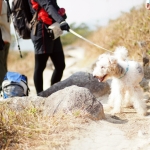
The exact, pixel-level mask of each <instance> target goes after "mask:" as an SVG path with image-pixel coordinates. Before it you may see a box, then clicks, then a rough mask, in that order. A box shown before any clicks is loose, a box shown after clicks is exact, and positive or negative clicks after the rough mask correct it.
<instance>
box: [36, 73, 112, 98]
mask: <svg viewBox="0 0 150 150" xmlns="http://www.w3.org/2000/svg"><path fill="white" fill-rule="evenodd" d="M72 85H76V86H79V87H85V88H87V89H89V90H90V92H91V93H92V94H93V95H94V96H95V97H96V98H97V97H100V96H103V95H105V94H107V93H109V92H110V87H109V84H108V83H107V82H104V83H103V82H98V80H97V79H95V78H94V77H93V75H92V74H90V73H87V72H76V73H74V74H73V75H71V76H70V77H69V78H67V79H66V80H64V81H61V82H58V83H56V84H54V85H52V86H51V87H50V88H48V89H47V90H45V91H42V92H40V93H39V94H38V96H41V97H48V96H50V95H51V94H52V93H54V92H57V91H59V90H61V89H64V88H66V87H69V86H72Z"/></svg>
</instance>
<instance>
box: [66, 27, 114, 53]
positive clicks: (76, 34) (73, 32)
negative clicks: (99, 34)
mask: <svg viewBox="0 0 150 150" xmlns="http://www.w3.org/2000/svg"><path fill="white" fill-rule="evenodd" d="M69 31H70V33H72V34H73V35H75V36H77V37H79V38H80V39H82V40H84V41H86V42H88V43H90V44H92V45H94V46H96V47H98V48H100V49H103V50H105V51H108V52H111V53H113V52H112V51H110V50H108V49H106V48H104V47H101V46H99V45H97V44H95V43H93V42H91V41H89V40H88V39H86V38H84V37H83V36H81V35H79V34H78V33H76V32H75V31H73V30H72V29H69Z"/></svg>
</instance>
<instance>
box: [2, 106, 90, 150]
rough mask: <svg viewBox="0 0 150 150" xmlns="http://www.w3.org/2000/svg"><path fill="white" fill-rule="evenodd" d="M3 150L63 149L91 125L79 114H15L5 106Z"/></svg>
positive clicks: (30, 112) (34, 110) (3, 112)
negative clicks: (86, 125)
mask: <svg viewBox="0 0 150 150" xmlns="http://www.w3.org/2000/svg"><path fill="white" fill-rule="evenodd" d="M0 107H1V109H0V149H1V150H6V149H7V150H16V149H17V150H23V149H25V150H49V149H51V150H53V149H57V150H59V149H63V147H65V146H67V145H68V143H69V141H70V140H72V139H74V137H75V136H76V135H78V134H79V132H80V130H81V129H82V127H83V126H85V124H88V123H89V120H88V119H85V117H84V115H82V114H81V113H80V112H79V111H75V112H73V114H70V115H69V114H67V115H66V114H64V113H59V114H57V115H55V116H53V117H43V116H42V114H40V112H39V111H38V110H36V109H35V108H30V109H27V110H24V111H22V112H19V113H17V112H15V111H13V110H11V109H10V108H9V107H7V105H6V104H1V106H0Z"/></svg>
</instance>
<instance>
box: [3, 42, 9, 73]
mask: <svg viewBox="0 0 150 150" xmlns="http://www.w3.org/2000/svg"><path fill="white" fill-rule="evenodd" d="M9 47H10V43H8V42H7V43H5V47H4V48H5V54H4V66H5V68H6V71H7V70H8V69H7V58H8V53H9Z"/></svg>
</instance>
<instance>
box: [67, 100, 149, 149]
mask: <svg viewBox="0 0 150 150" xmlns="http://www.w3.org/2000/svg"><path fill="white" fill-rule="evenodd" d="M105 98H106V99H107V97H105ZM106 99H105V100H106ZM147 106H148V109H149V110H148V116H145V117H141V116H139V115H137V114H136V113H135V111H134V109H133V108H130V109H124V111H123V113H121V114H120V115H117V116H115V117H111V116H110V115H109V113H110V112H109V111H106V110H105V114H106V120H101V121H97V122H94V121H93V122H92V123H91V124H90V125H89V126H87V127H85V129H84V131H82V132H80V135H78V136H77V137H76V139H75V140H73V141H72V142H71V143H70V145H69V147H68V148H67V150H150V101H149V102H148V103H147ZM104 108H105V104H104Z"/></svg>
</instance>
